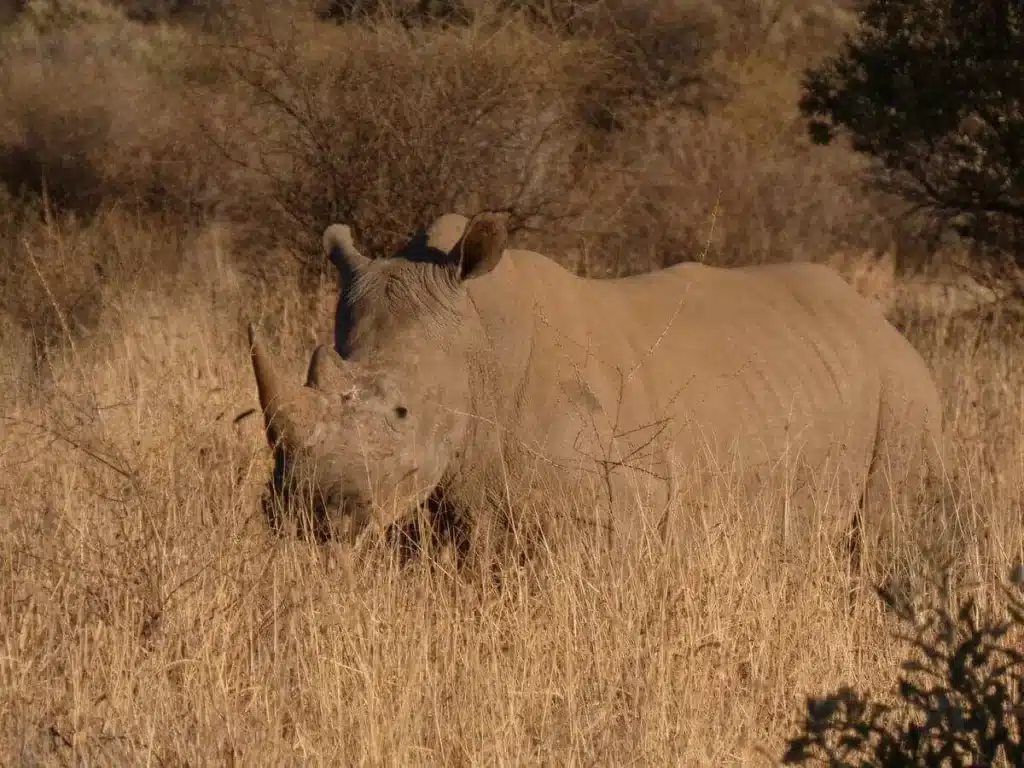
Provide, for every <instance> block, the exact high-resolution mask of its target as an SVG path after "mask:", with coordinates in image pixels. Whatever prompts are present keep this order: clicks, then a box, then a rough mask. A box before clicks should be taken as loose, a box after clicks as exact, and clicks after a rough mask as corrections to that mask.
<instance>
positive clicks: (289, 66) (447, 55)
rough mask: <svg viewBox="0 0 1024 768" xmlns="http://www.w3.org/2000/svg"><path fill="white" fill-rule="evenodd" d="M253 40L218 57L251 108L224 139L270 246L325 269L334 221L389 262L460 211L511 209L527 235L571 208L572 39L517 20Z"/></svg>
mask: <svg viewBox="0 0 1024 768" xmlns="http://www.w3.org/2000/svg"><path fill="white" fill-rule="evenodd" d="M239 37H240V42H239V43H238V44H236V45H230V44H225V45H222V46H221V48H220V51H221V53H222V54H223V58H222V59H221V61H222V64H223V65H224V66H225V67H226V68H227V70H228V71H229V72H230V73H231V74H232V76H233V77H234V78H235V82H236V83H237V84H238V85H239V86H240V93H239V100H238V101H237V102H236V104H235V106H236V109H237V111H236V112H234V113H233V114H231V115H230V116H228V117H224V118H222V120H223V123H222V126H221V127H220V129H219V130H218V129H217V128H216V127H214V128H211V132H213V131H215V133H213V135H215V137H216V138H215V140H216V141H218V142H220V144H221V146H222V148H223V149H224V151H225V152H226V154H227V155H228V156H229V157H231V158H232V159H233V160H234V161H235V162H236V163H238V164H239V165H240V166H242V167H244V168H246V169H247V170H248V171H249V172H250V174H251V175H250V176H249V177H248V179H247V181H246V184H245V186H244V188H240V189H238V190H237V192H238V196H237V197H236V198H235V199H233V200H231V201H230V205H229V206H227V207H226V209H225V210H226V211H230V212H231V213H233V214H234V215H235V216H236V217H238V218H239V219H240V220H244V221H252V222H256V223H258V224H259V225H261V229H260V232H261V234H264V235H267V236H269V239H270V240H277V241H279V242H280V240H281V237H280V236H281V235H284V237H285V240H286V241H290V242H292V243H295V244H297V245H298V246H299V248H300V250H301V251H302V252H303V253H305V254H311V255H310V258H314V259H315V262H314V263H315V264H317V265H318V264H319V263H320V262H321V261H322V258H321V257H320V254H319V236H320V233H321V232H322V231H323V228H324V227H325V226H326V225H327V224H328V223H330V222H331V221H346V222H352V223H354V224H355V226H356V229H357V234H358V235H359V236H360V239H361V240H362V242H363V244H364V245H365V246H366V247H367V248H368V250H369V251H370V252H372V253H380V252H382V251H388V250H390V249H392V248H394V247H395V246H396V245H397V244H398V243H399V241H401V240H403V239H404V238H406V237H408V236H409V235H410V234H411V233H412V231H413V230H414V229H416V228H417V227H419V226H422V225H423V224H425V223H427V222H428V221H429V220H431V219H433V218H434V217H435V216H437V215H439V214H440V213H443V212H445V211H449V210H461V211H472V210H476V209H479V208H491V209H500V210H507V211H509V212H510V213H512V214H513V219H512V221H513V226H515V225H516V223H517V222H522V221H524V220H526V219H529V218H531V217H541V218H543V217H554V216H558V215H560V214H563V213H564V211H563V209H564V204H565V200H566V198H567V191H568V188H569V185H570V184H571V180H572V175H571V170H572V159H573V151H574V149H575V143H576V132H575V131H574V128H573V126H572V125H571V124H569V122H568V121H567V119H566V115H567V111H568V107H567V104H568V102H569V101H570V100H571V95H572V85H571V83H570V82H568V78H567V75H566V72H565V68H564V65H565V61H566V47H565V45H564V44H560V43H558V42H557V41H555V40H552V39H546V38H545V37H543V36H540V35H537V34H535V33H533V32H531V31H529V30H528V29H525V28H524V27H522V26H521V25H518V24H515V23H500V24H498V25H496V28H494V29H484V28H472V29H450V30H443V31H441V30H439V31H434V32H431V33H430V34H417V33H414V32H408V31H405V30H403V29H401V28H400V27H398V26H397V25H393V24H386V23H383V22H381V23H378V24H377V25H376V26H375V27H374V29H373V30H372V31H368V30H366V29H362V28H359V27H356V26H344V27H333V26H330V25H322V24H316V23H315V22H305V21H302V20H301V19H296V18H294V17H293V18H291V19H280V18H277V19H275V20H274V21H273V22H270V23H261V22H256V23H252V24H250V25H249V26H248V28H247V29H246V31H245V33H244V34H243V35H240V36H239ZM312 254H315V256H312Z"/></svg>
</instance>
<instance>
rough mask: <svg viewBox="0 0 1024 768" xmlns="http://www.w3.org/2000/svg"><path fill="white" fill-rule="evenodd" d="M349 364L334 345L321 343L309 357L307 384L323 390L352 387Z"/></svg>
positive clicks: (339, 390)
mask: <svg viewBox="0 0 1024 768" xmlns="http://www.w3.org/2000/svg"><path fill="white" fill-rule="evenodd" d="M348 367H349V364H348V363H347V362H346V361H345V360H343V359H342V357H341V355H339V354H338V352H337V350H336V349H335V348H334V347H331V346H328V345H326V344H321V345H319V346H318V347H317V348H316V349H315V350H313V356H312V357H310V358H309V368H308V369H307V370H306V386H307V387H312V388H313V389H318V390H320V391H321V392H341V391H344V390H346V389H351V387H352V384H353V382H352V377H351V376H350V375H349V370H348Z"/></svg>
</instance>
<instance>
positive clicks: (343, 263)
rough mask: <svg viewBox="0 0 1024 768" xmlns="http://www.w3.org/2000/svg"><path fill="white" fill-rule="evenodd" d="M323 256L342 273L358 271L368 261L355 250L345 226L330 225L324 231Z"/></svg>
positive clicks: (350, 230)
mask: <svg viewBox="0 0 1024 768" xmlns="http://www.w3.org/2000/svg"><path fill="white" fill-rule="evenodd" d="M324 254H325V255H326V256H327V258H328V259H330V261H331V263H332V264H333V265H334V266H336V267H337V268H338V269H339V270H341V271H342V273H345V272H346V271H348V270H352V271H355V272H358V271H360V270H361V269H362V268H364V267H365V266H366V265H367V264H369V263H370V260H369V259H368V258H366V257H365V256H363V254H362V253H360V252H359V249H358V248H356V244H355V242H354V241H353V239H352V229H351V228H350V227H349V226H348V225H347V224H331V226H329V227H328V228H327V229H325V230H324Z"/></svg>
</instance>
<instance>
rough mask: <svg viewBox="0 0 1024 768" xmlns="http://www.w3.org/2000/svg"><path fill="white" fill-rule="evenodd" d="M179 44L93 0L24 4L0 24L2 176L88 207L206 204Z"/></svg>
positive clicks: (177, 36)
mask: <svg viewBox="0 0 1024 768" xmlns="http://www.w3.org/2000/svg"><path fill="white" fill-rule="evenodd" d="M55 9H56V10H55ZM73 11H74V13H73ZM187 47H188V41H187V38H186V37H185V36H184V34H183V33H180V32H176V31H174V30H172V29H169V28H163V27H161V28H157V27H153V28H147V27H143V26H141V25H138V24H135V23H132V22H129V21H127V20H125V19H124V17H123V16H121V15H120V14H119V13H117V12H116V11H114V10H113V9H110V8H109V7H107V6H104V5H102V4H100V3H96V4H82V3H69V4H58V5H55V6H53V7H50V6H48V5H47V4H32V5H30V6H29V9H28V10H27V11H26V12H25V14H23V16H22V17H21V18H20V19H19V21H18V23H16V24H14V25H13V26H11V27H10V28H8V29H7V30H5V31H4V48H3V53H2V55H0V100H2V101H3V103H4V112H3V118H2V119H0V183H2V184H3V185H4V186H6V187H7V188H8V189H9V190H10V191H11V192H12V193H13V194H16V195H19V196H25V195H28V196H30V197H39V196H41V195H42V193H43V190H44V188H45V192H46V195H47V196H48V197H49V201H50V203H51V204H53V205H55V206H57V207H59V208H63V209H67V210H74V211H78V212H82V213H87V214H91V213H94V212H95V211H96V210H98V208H100V207H101V206H102V205H104V204H109V203H111V202H113V201H118V202H120V203H128V204H131V205H134V206H136V207H138V206H140V205H141V206H142V207H144V208H148V209H153V210H159V211H163V212H167V211H179V212H189V211H193V212H194V209H195V208H196V206H202V205H204V204H205V202H206V201H205V200H204V198H203V193H204V191H205V190H204V187H205V183H206V182H208V181H209V171H210V168H209V164H208V162H207V159H206V158H204V157H203V155H202V153H201V152H199V151H197V150H198V149H201V145H200V135H199V133H198V130H197V124H196V122H195V121H194V120H192V119H190V118H191V116H190V115H189V114H187V113H186V112H183V110H182V91H183V89H184V87H185V86H186V85H187V83H186V82H184V80H183V77H182V76H181V72H182V71H183V70H184V67H185V64H186V62H187V60H188V57H187V54H186V48H187Z"/></svg>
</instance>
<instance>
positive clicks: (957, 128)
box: [800, 0, 1024, 266]
mask: <svg viewBox="0 0 1024 768" xmlns="http://www.w3.org/2000/svg"><path fill="white" fill-rule="evenodd" d="M861 21H862V26H861V30H860V32H859V34H858V35H857V36H856V37H854V38H848V39H847V41H846V43H845V45H844V46H843V48H842V50H841V52H840V54H839V55H838V56H836V57H834V58H831V59H828V60H827V61H825V62H824V63H823V64H822V65H821V66H820V67H818V68H816V69H812V70H810V71H809V72H808V73H807V75H806V78H805V80H804V93H803V97H802V99H801V101H800V108H801V111H802V112H803V114H804V115H805V117H807V118H808V120H809V127H810V132H811V137H812V139H813V140H814V141H816V142H818V143H828V142H830V141H831V140H832V139H833V138H834V136H835V135H836V133H837V132H838V131H843V132H845V133H846V134H848V135H849V136H850V138H851V139H852V144H853V148H854V149H855V150H856V151H858V152H862V153H866V154H868V155H870V156H873V157H875V158H877V159H878V160H879V161H881V166H882V169H883V172H882V176H881V180H882V181H883V182H884V184H885V185H886V186H887V187H888V188H889V189H891V190H893V191H895V192H897V193H899V194H900V195H902V196H903V197H905V198H906V199H907V200H908V201H909V202H910V203H911V204H912V206H913V208H912V210H915V211H922V212H925V213H927V214H929V215H928V216H927V221H928V223H929V225H932V226H933V227H934V228H933V231H934V232H937V233H941V232H949V231H952V232H955V233H957V234H959V235H961V236H963V237H965V238H967V240H968V241H970V242H972V243H973V244H974V245H975V246H976V248H977V255H978V256H979V257H982V258H983V260H984V261H986V262H988V263H992V264H1001V265H1002V266H1013V265H1016V266H1024V4H1022V3H1021V2H1020V0H974V2H961V0H868V2H866V3H865V4H864V5H863V8H862V10H861Z"/></svg>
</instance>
